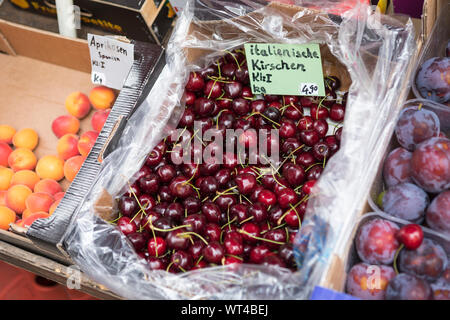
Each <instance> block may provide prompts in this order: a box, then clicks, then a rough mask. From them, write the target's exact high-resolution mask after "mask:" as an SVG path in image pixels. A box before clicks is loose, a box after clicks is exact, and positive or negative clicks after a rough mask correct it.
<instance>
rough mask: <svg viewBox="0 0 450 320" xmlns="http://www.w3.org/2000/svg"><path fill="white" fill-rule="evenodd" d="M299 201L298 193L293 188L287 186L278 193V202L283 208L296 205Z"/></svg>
mask: <svg viewBox="0 0 450 320" xmlns="http://www.w3.org/2000/svg"><path fill="white" fill-rule="evenodd" d="M297 202H298V195H297V194H296V193H295V191H294V190H293V189H291V188H286V189H284V190H282V191H281V192H280V193H279V194H278V204H279V205H280V207H281V208H282V209H286V208H289V207H290V205H292V206H294V205H295V204H296V203H297Z"/></svg>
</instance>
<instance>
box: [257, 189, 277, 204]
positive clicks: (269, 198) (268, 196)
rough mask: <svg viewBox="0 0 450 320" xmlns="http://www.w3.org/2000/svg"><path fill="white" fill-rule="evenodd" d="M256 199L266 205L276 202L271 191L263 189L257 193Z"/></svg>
mask: <svg viewBox="0 0 450 320" xmlns="http://www.w3.org/2000/svg"><path fill="white" fill-rule="evenodd" d="M258 201H259V202H261V203H262V204H264V205H266V206H271V205H274V204H275V203H277V197H276V196H275V194H274V193H273V192H272V191H270V190H267V189H264V190H262V191H261V192H260V193H259V195H258Z"/></svg>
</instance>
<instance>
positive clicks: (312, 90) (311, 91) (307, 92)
mask: <svg viewBox="0 0 450 320" xmlns="http://www.w3.org/2000/svg"><path fill="white" fill-rule="evenodd" d="M318 94H319V86H318V85H317V84H316V83H300V95H302V96H317V95H318Z"/></svg>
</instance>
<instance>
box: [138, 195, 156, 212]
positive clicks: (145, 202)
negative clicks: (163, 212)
mask: <svg viewBox="0 0 450 320" xmlns="http://www.w3.org/2000/svg"><path fill="white" fill-rule="evenodd" d="M139 203H140V204H141V206H142V207H143V208H144V209H145V212H146V213H147V212H149V211H151V210H152V209H153V208H154V207H155V206H156V201H155V199H154V198H153V197H152V196H150V195H148V194H143V195H141V196H140V197H139Z"/></svg>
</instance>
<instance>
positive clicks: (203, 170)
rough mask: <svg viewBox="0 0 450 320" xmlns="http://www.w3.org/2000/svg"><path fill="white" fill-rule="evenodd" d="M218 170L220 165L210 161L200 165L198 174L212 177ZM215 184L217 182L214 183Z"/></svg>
mask: <svg viewBox="0 0 450 320" xmlns="http://www.w3.org/2000/svg"><path fill="white" fill-rule="evenodd" d="M219 169H220V164H219V163H216V161H215V160H210V161H208V162H207V163H202V164H201V165H200V174H202V175H204V176H211V175H214V174H215V173H216V172H217V171H219ZM216 183H217V181H216Z"/></svg>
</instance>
